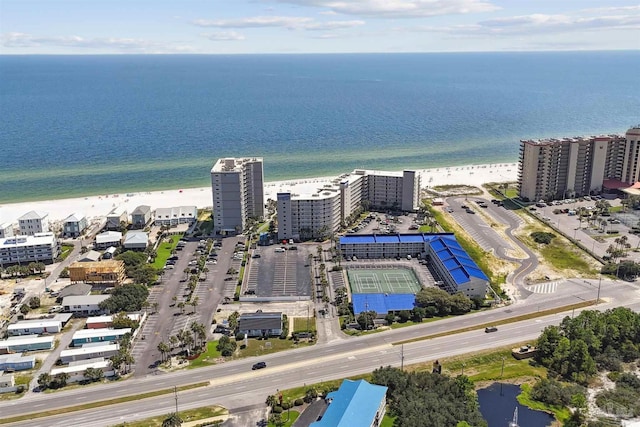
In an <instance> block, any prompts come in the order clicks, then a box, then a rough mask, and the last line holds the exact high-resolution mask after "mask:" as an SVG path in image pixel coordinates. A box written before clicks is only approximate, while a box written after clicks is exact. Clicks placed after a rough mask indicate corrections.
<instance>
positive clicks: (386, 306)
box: [351, 294, 416, 315]
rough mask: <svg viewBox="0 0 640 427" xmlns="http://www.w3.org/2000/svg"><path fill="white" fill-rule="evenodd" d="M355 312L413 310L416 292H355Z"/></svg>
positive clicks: (353, 296)
mask: <svg viewBox="0 0 640 427" xmlns="http://www.w3.org/2000/svg"><path fill="white" fill-rule="evenodd" d="M351 300H352V302H353V312H354V313H355V314H356V315H357V314H360V313H362V312H363V311H371V310H373V311H375V312H376V313H388V312H390V311H397V310H411V309H413V307H414V306H415V302H416V296H415V295H414V294H353V295H352V296H351Z"/></svg>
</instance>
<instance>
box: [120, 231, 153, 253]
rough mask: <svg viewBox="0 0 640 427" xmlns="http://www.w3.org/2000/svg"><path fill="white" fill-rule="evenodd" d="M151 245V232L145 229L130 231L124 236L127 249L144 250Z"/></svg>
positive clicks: (124, 245)
mask: <svg viewBox="0 0 640 427" xmlns="http://www.w3.org/2000/svg"><path fill="white" fill-rule="evenodd" d="M147 245H149V233H145V232H144V231H129V232H128V233H127V234H126V235H125V236H124V243H123V244H122V246H123V247H124V248H125V249H127V250H135V251H144V250H145V249H147Z"/></svg>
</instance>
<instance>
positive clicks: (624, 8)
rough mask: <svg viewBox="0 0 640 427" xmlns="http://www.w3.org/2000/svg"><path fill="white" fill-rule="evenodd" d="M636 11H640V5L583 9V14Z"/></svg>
mask: <svg viewBox="0 0 640 427" xmlns="http://www.w3.org/2000/svg"><path fill="white" fill-rule="evenodd" d="M634 10H637V11H640V4H639V5H634V6H611V7H596V8H592V9H583V10H581V12H583V13H587V14H591V13H612V12H632V11H634Z"/></svg>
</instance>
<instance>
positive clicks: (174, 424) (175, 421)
mask: <svg viewBox="0 0 640 427" xmlns="http://www.w3.org/2000/svg"><path fill="white" fill-rule="evenodd" d="M181 425H182V418H180V416H179V415H178V414H176V413H175V412H172V413H171V414H169V415H167V416H166V418H165V419H164V420H162V427H180V426H181Z"/></svg>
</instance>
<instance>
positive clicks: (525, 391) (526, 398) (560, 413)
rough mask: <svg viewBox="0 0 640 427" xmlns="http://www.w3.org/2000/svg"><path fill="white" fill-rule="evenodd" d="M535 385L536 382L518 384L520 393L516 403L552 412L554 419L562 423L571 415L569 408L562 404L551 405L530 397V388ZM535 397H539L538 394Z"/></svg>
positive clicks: (535, 409) (536, 409)
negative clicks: (532, 384)
mask: <svg viewBox="0 0 640 427" xmlns="http://www.w3.org/2000/svg"><path fill="white" fill-rule="evenodd" d="M538 384H540V383H538ZM536 387H537V384H536V385H535V386H531V385H529V384H522V385H520V390H522V393H520V394H519V395H518V397H517V399H518V403H520V404H521V405H524V406H526V407H528V408H531V409H533V410H534V411H543V412H547V413H550V414H553V415H554V416H555V417H556V420H558V421H560V422H562V423H565V422H566V421H567V420H568V419H569V417H570V416H571V411H570V410H569V408H567V407H566V406H562V405H553V404H548V403H544V402H541V401H539V400H537V399H534V398H533V397H532V390H533V389H535V388H536ZM537 397H539V395H537ZM569 403H570V402H569Z"/></svg>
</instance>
